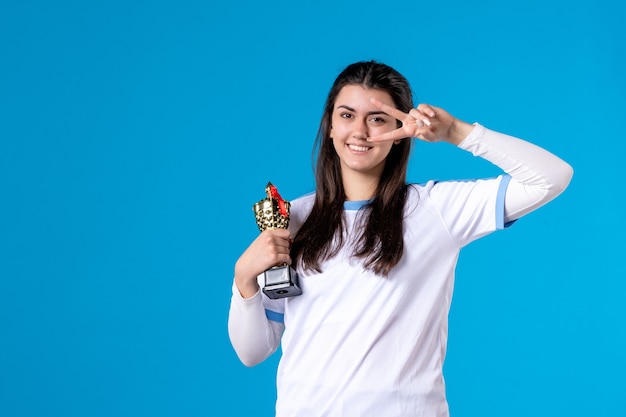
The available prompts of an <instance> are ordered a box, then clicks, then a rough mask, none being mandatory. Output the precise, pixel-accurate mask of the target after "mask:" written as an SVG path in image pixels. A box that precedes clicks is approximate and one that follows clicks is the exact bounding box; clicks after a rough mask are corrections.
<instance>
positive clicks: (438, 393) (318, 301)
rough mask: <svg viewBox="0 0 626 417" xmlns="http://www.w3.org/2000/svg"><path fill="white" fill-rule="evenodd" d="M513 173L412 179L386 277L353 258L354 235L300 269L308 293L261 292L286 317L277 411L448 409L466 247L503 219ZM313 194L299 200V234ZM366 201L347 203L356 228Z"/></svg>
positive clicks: (439, 412)
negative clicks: (455, 301)
mask: <svg viewBox="0 0 626 417" xmlns="http://www.w3.org/2000/svg"><path fill="white" fill-rule="evenodd" d="M509 178H510V177H508V176H507V175H503V176H500V177H498V178H494V179H487V180H478V181H450V182H433V181H431V182H428V183H427V184H425V185H412V186H410V187H409V193H408V201H407V203H406V205H405V224H404V231H405V232H404V243H405V253H404V256H403V257H402V259H401V261H400V263H399V264H398V265H397V266H396V267H395V268H394V269H393V270H392V271H391V273H390V274H389V276H387V277H383V276H377V275H375V274H373V273H372V272H369V271H365V270H364V269H363V268H362V265H361V262H360V261H359V260H355V259H351V257H350V255H351V253H352V251H353V246H352V245H351V244H350V243H348V244H347V245H345V246H344V248H343V249H342V250H341V252H340V253H339V254H338V255H337V256H336V257H334V258H332V259H331V260H329V261H327V262H325V263H323V264H322V269H323V272H322V273H321V274H318V273H312V274H303V273H302V271H298V272H299V277H300V286H301V288H302V291H303V294H302V295H301V296H297V297H293V298H286V299H278V300H271V299H269V298H267V297H265V296H263V305H264V307H265V309H266V313H267V317H268V318H269V319H270V320H274V321H283V322H284V325H285V331H284V334H283V337H282V342H281V343H282V351H283V355H282V358H281V360H280V364H279V367H278V376H277V387H278V400H277V405H276V412H277V414H276V415H277V416H281V417H282V416H285V417H286V416H289V417H296V416H343V417H347V416H364V415H368V416H381V417H395V416H398V417H405V416H421V415H428V416H447V415H448V405H447V401H446V396H445V386H444V380H443V369H442V368H443V362H444V357H445V352H446V342H447V337H448V312H449V309H450V302H451V298H452V290H453V284H454V270H455V266H456V262H457V258H458V255H459V250H460V249H461V248H462V247H463V246H465V245H467V244H468V243H470V242H471V241H473V240H475V239H477V238H479V237H481V236H484V235H486V234H488V233H490V232H492V231H494V230H497V229H501V228H503V227H504V224H503V199H504V192H505V189H506V185H507V183H508V180H509ZM313 197H314V196H313V195H312V194H311V195H307V196H304V197H302V198H299V199H296V200H294V201H292V203H291V204H292V205H291V224H290V229H291V230H292V235H293V234H295V232H296V231H297V229H298V228H299V227H300V225H301V224H302V222H303V221H304V219H305V218H306V216H307V214H308V212H309V211H310V208H311V205H312V203H313ZM365 203H366V202H364V201H363V202H346V203H345V206H344V208H345V213H346V219H347V222H348V231H349V232H348V233H349V235H350V236H352V234H351V233H350V232H351V231H352V230H353V226H354V224H355V222H358V221H357V220H356V219H357V218H358V217H357V214H358V213H359V211H358V209H359V208H360V207H362V206H363V205H364V204H365ZM348 242H350V240H349V239H348Z"/></svg>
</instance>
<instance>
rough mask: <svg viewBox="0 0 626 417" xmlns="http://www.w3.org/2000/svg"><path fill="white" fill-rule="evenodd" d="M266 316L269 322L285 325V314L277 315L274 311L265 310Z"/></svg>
mask: <svg viewBox="0 0 626 417" xmlns="http://www.w3.org/2000/svg"><path fill="white" fill-rule="evenodd" d="M265 316H266V317H267V319H268V320H272V321H275V322H277V323H284V322H285V315H284V314H281V313H277V312H275V311H272V310H267V309H265Z"/></svg>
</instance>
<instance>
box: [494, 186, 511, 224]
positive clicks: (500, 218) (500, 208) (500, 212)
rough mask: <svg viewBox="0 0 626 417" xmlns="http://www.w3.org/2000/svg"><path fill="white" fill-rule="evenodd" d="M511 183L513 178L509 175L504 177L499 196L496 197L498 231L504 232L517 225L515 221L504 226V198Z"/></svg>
mask: <svg viewBox="0 0 626 417" xmlns="http://www.w3.org/2000/svg"><path fill="white" fill-rule="evenodd" d="M510 181H511V176H510V175H509V174H505V175H502V180H501V181H500V186H499V187H498V196H497V197H496V230H502V229H504V228H507V227H509V226H510V225H512V224H513V223H515V221H512V222H508V223H506V224H504V198H505V196H506V188H507V187H508V185H509V182H510Z"/></svg>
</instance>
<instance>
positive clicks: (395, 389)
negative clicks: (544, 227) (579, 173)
mask: <svg viewBox="0 0 626 417" xmlns="http://www.w3.org/2000/svg"><path fill="white" fill-rule="evenodd" d="M411 138H419V139H421V140H424V141H428V142H439V141H443V142H448V143H450V144H453V145H455V146H458V147H460V148H461V149H464V150H466V151H468V152H471V153H472V154H473V155H476V156H480V157H482V158H484V159H486V160H488V161H491V162H492V163H494V164H495V165H497V166H498V167H500V168H501V169H502V170H503V171H504V173H503V174H502V175H500V176H498V177H497V178H488V179H480V180H475V181H443V182H436V181H429V182H427V183H426V184H407V183H406V172H407V166H408V160H409V152H410V148H411ZM316 147H317V166H316V190H315V193H312V194H308V195H305V196H303V197H300V198H298V199H295V200H294V201H292V202H291V220H290V226H289V230H267V231H264V232H262V233H261V234H260V235H259V237H258V238H257V239H256V240H255V241H254V242H252V244H251V245H250V246H249V247H248V248H247V249H246V251H245V252H244V253H243V254H242V255H241V257H240V258H239V259H238V261H237V263H236V265H235V277H234V285H233V294H232V299H231V307H230V313H229V335H230V339H231V342H232V345H233V347H234V348H235V351H236V352H237V354H238V356H239V358H240V359H241V361H242V362H243V363H244V364H246V365H247V366H253V365H255V364H258V363H260V362H262V361H263V360H265V359H266V358H267V357H268V356H270V355H271V354H272V353H274V352H275V351H276V350H277V349H278V346H279V345H280V346H281V347H282V357H281V359H280V363H279V366H278V375H277V387H278V398H277V402H276V415H277V416H289V417H294V416H374V415H375V416H385V417H393V416H403V417H404V416H448V415H449V412H448V404H447V401H446V397H445V386H444V379H443V372H442V368H443V361H444V357H445V351H446V342H447V328H448V323H447V317H448V312H449V309H450V301H451V297H452V290H453V283H454V270H455V267H456V261H457V258H458V254H459V251H460V249H461V248H463V247H464V246H465V245H467V244H469V243H470V242H472V241H474V240H476V239H478V238H480V237H482V236H484V235H486V234H488V233H491V232H493V231H495V230H498V229H503V228H505V227H506V226H507V225H509V224H510V223H512V222H513V221H515V220H516V219H518V218H520V217H521V216H523V215H525V214H528V213H529V212H531V211H533V210H535V209H537V208H538V207H540V206H542V205H544V204H546V203H547V202H549V201H550V200H552V199H553V198H555V197H556V196H558V195H559V194H560V193H561V192H562V191H563V190H564V189H565V188H566V187H567V185H568V184H569V182H570V180H571V177H572V174H573V171H572V168H571V167H570V166H569V165H568V164H567V163H566V162H564V161H562V160H561V159H559V158H558V157H556V156H554V155H552V154H551V153H549V152H548V151H546V150H543V149H541V148H539V147H537V146H535V145H532V144H530V143H528V142H526V141H523V140H521V139H517V138H513V137H511V136H508V135H504V134H501V133H497V132H494V131H491V130H489V129H486V128H485V127H483V126H481V125H479V124H474V125H471V124H468V123H466V122H463V121H461V120H458V119H456V118H455V117H453V116H451V115H450V114H449V113H447V112H446V111H445V110H443V109H441V108H438V107H435V106H432V105H428V104H420V105H419V106H417V108H413V103H412V97H411V90H410V87H409V84H408V82H407V80H406V79H405V78H404V77H403V76H402V75H401V74H399V73H398V72H397V71H395V70H394V69H393V68H391V67H389V66H387V65H384V64H382V63H378V62H375V61H368V62H357V63H355V64H352V65H349V66H348V67H347V68H346V69H345V70H344V71H342V72H341V74H339V76H338V77H337V79H336V80H335V82H334V84H333V86H332V88H331V90H330V92H329V95H328V98H327V101H326V107H325V110H324V114H323V117H322V120H321V123H320V128H319V131H318V137H317V142H316ZM284 262H287V263H289V264H291V265H292V266H293V267H294V268H295V269H296V271H297V272H298V274H299V281H300V287H301V288H302V292H303V293H302V295H300V296H297V297H293V298H283V299H278V300H270V299H269V298H267V297H265V296H264V295H262V293H261V292H260V291H259V284H258V281H257V276H258V275H259V274H261V273H262V272H263V271H265V270H266V269H268V268H270V267H271V266H273V265H277V264H280V263H284Z"/></svg>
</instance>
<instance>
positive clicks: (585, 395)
mask: <svg viewBox="0 0 626 417" xmlns="http://www.w3.org/2000/svg"><path fill="white" fill-rule="evenodd" d="M625 18H626V8H625V6H624V4H623V3H621V2H613V1H612V2H609V1H606V0H604V1H602V0H601V1H598V0H594V1H579V2H574V3H572V2H567V1H545V0H544V1H536V0H531V1H525V2H500V1H486V0H479V1H473V2H467V1H460V0H450V1H430V2H424V1H410V2H408V1H403V2H399V1H384V2H374V1H360V2H354V1H352V2H345V1H339V0H332V1H328V0H316V1H301V2H287V1H275V2H271V3H269V2H244V1H230V2H203V1H187V0H178V1H171V0H162V1H132V2H121V1H109V2H84V1H67V0H64V1H56V2H35V1H28V0H22V1H19V2H18V1H13V2H9V1H2V2H1V3H0V42H1V43H0V416H3V417H18V416H19V417H21V416H65V417H73V416H154V417H160V416H217V415H229V416H247V415H255V416H259V417H261V416H272V414H273V403H274V395H275V388H274V374H275V368H276V364H277V360H278V355H274V356H273V357H271V358H270V359H268V360H267V361H266V362H265V363H263V364H261V365H259V366H257V367H254V368H246V367H244V366H243V365H242V364H240V362H239V361H238V359H237V358H236V356H235V354H234V352H233V350H232V348H231V346H230V343H229V340H228V336H227V330H226V323H227V313H228V306H229V301H230V291H231V280H232V271H233V266H234V263H235V261H236V259H237V257H238V256H239V254H240V253H241V252H242V251H243V250H244V249H245V247H246V246H247V245H248V243H249V242H250V241H252V240H253V239H254V238H255V237H256V236H257V234H258V230H257V229H256V225H255V223H254V218H253V214H252V210H251V207H252V204H253V203H254V202H255V201H257V200H259V199H261V198H263V197H264V187H265V185H266V183H267V181H272V182H273V183H274V184H275V185H277V187H278V189H279V190H280V192H281V194H282V195H283V196H284V197H285V198H287V199H293V198H295V197H297V196H299V195H301V194H303V193H305V192H308V191H311V190H312V189H313V175H312V167H311V148H312V143H313V140H314V136H315V133H316V130H317V126H318V122H319V118H320V115H321V110H322V106H323V102H324V99H325V96H326V93H327V92H328V89H329V87H330V84H331V82H332V81H333V80H334V78H335V76H336V75H337V74H338V72H339V71H340V70H341V69H343V68H344V67H345V66H346V65H347V64H349V63H351V62H353V61H357V60H362V59H377V60H381V61H383V62H386V63H388V64H390V65H392V66H394V67H395V68H396V69H398V70H399V71H400V72H402V73H403V74H404V75H406V76H407V78H408V79H409V80H410V82H411V83H412V86H413V88H414V89H415V91H416V94H417V97H416V101H417V102H428V103H432V104H434V105H437V106H441V107H444V108H445V109H447V110H448V111H450V112H451V113H452V114H454V115H455V116H457V117H459V118H461V119H463V120H466V121H469V122H474V121H478V122H480V123H482V124H483V125H485V126H487V127H489V128H492V129H495V130H499V131H502V132H505V133H509V134H513V135H515V136H518V137H522V138H525V139H528V140H530V141H532V142H534V143H536V144H538V145H540V146H543V147H546V148H547V149H549V150H551V151H553V152H555V153H556V154H557V155H559V156H561V157H562V158H564V159H565V160H566V161H568V162H569V163H571V164H572V165H573V167H574V169H575V175H574V179H573V181H572V183H571V185H570V187H569V188H568V189H567V190H566V191H565V193H564V194H563V195H562V196H561V197H559V198H558V199H557V200H555V201H553V202H552V203H550V204H548V205H547V206H546V207H544V208H542V209H540V210H539V211H537V212H534V213H532V214H530V215H529V216H527V217H525V218H524V219H522V220H520V221H519V222H517V224H516V225H515V226H514V227H513V228H511V229H509V230H507V231H505V232H499V233H496V234H493V235H490V236H488V237H485V238H484V239H482V240H480V241H478V242H475V243H474V244H472V245H470V246H469V247H467V248H466V249H465V251H464V252H462V254H461V257H460V262H459V267H458V273H457V282H456V289H455V294H454V300H453V305H452V310H451V312H450V338H449V349H448V357H447V362H446V366H445V375H446V380H447V384H448V396H449V403H450V409H451V412H452V415H453V416H454V417H463V416H481V417H488V416H498V417H500V416H503V415H505V416H509V417H514V416H534V417H537V416H569V417H573V416H602V415H606V416H618V415H619V416H624V415H626V383H625V382H624V377H625V375H626V359H625V354H624V352H626V330H625V325H624V319H625V318H626V307H625V305H626V303H624V290H625V289H626V284H625V279H624V278H625V277H626V268H625V267H624V243H623V235H624V232H625V226H624V222H623V219H622V216H623V213H624V209H623V205H622V204H623V203H622V201H623V197H624V187H623V182H622V181H621V180H620V177H621V175H620V174H621V173H622V172H623V163H624V162H623V161H624V158H623V152H624V138H623V133H622V132H623V120H624V114H625V112H626V106H625V105H624V98H625V97H626V95H625V93H626V89H625V77H624V74H625V73H626V66H625V64H624V61H623V58H624V56H626V51H625V44H626V42H625V41H626V32H625V31H624V29H623V20H624V19H625ZM498 173H499V171H498V169H497V168H495V167H493V166H492V165H490V164H489V163H487V162H485V161H482V160H480V159H478V158H473V157H472V156H471V155H469V154H467V153H465V152H463V151H461V150H458V149H456V148H453V147H451V146H449V145H445V144H425V143H417V144H416V147H415V149H414V154H413V156H412V161H411V165H410V173H409V176H410V180H411V181H413V182H422V181H425V180H427V179H430V178H436V179H450V178H468V177H477V176H492V175H496V174H498Z"/></svg>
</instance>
